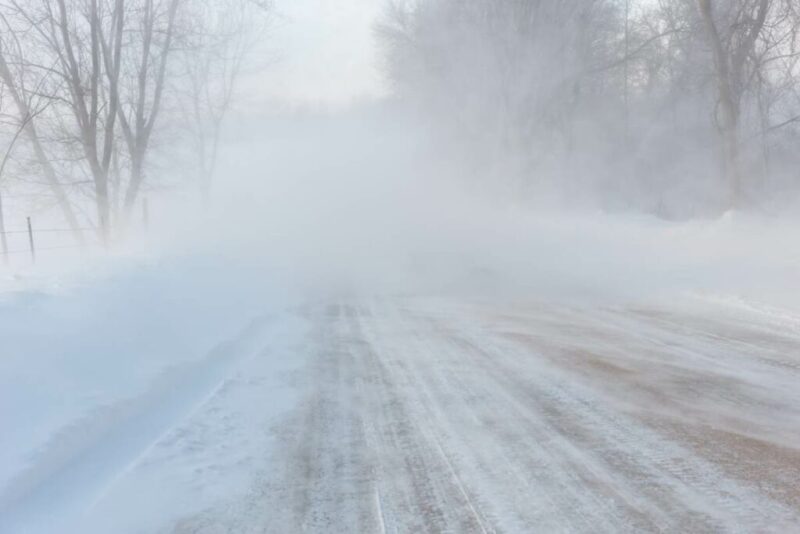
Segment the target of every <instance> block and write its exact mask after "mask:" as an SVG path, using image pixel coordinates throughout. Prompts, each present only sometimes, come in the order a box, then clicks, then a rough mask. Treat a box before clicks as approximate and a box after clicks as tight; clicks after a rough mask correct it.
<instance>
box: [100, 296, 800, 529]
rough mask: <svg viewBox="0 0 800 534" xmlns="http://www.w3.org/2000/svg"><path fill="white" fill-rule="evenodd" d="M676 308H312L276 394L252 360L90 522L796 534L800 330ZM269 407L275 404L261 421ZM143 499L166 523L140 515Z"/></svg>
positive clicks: (708, 307) (716, 306) (118, 486)
mask: <svg viewBox="0 0 800 534" xmlns="http://www.w3.org/2000/svg"><path fill="white" fill-rule="evenodd" d="M675 308H676V307H671V306H668V305H666V306H653V307H641V308H638V307H630V306H625V307H622V306H620V307H613V306H585V307H584V306H565V305H561V306H558V305H551V304H547V305H544V304H540V305H535V304H524V305H523V304H516V305H509V304H503V305H500V304H497V303H495V304H492V303H486V302H471V303H467V302H463V301H455V300H445V299H411V298H409V299H387V300H368V301H344V302H339V303H332V304H327V305H318V306H316V305H313V306H306V307H304V308H302V309H300V310H297V311H296V313H295V316H296V317H297V318H296V319H295V320H296V321H301V322H303V324H304V325H305V326H304V328H302V329H301V328H295V329H294V330H293V331H295V332H301V333H300V334H298V339H297V340H296V341H295V342H294V345H292V346H293V347H294V350H296V351H297V354H298V359H296V360H294V363H293V367H292V366H290V367H288V368H287V369H286V370H285V372H282V374H281V375H280V376H279V380H278V382H279V383H280V384H278V385H276V379H275V378H274V377H273V378H271V379H269V380H267V379H266V378H264V377H261V376H260V375H259V371H258V369H259V365H260V364H259V363H258V362H259V357H256V358H254V359H251V360H248V362H249V363H246V364H243V365H244V366H245V367H241V368H240V369H239V370H238V371H237V372H238V373H239V374H238V375H236V373H234V374H233V375H232V376H233V377H234V378H230V379H229V380H228V381H227V382H226V385H224V386H223V387H219V388H217V389H216V390H215V391H214V392H213V394H212V395H210V397H209V398H207V399H205V400H203V403H204V404H203V406H202V407H200V408H198V409H196V410H194V412H193V413H192V414H191V415H189V416H187V418H186V419H185V420H184V421H183V422H182V423H180V424H179V425H177V426H176V427H175V428H174V429H173V430H172V431H170V432H169V433H168V434H167V436H166V437H165V438H163V439H162V440H161V442H160V443H158V444H156V445H154V446H152V447H151V448H150V450H149V451H148V452H147V453H145V454H143V458H140V459H139V460H137V463H136V465H135V466H134V467H131V468H129V469H128V470H127V471H126V474H124V475H120V476H119V477H118V480H117V481H116V482H115V484H114V487H113V488H111V489H109V490H108V491H107V492H106V493H105V495H104V496H103V497H102V498H100V500H99V502H97V503H95V504H94V505H93V506H92V508H91V510H90V513H89V517H90V520H89V521H88V523H89V524H90V525H91V524H94V526H95V528H97V529H100V530H103V529H104V530H105V531H106V532H111V531H132V532H139V531H141V532H186V533H188V532H203V533H205V532H208V533H217V532H236V533H250V532H252V533H255V532H275V533H288V532H319V533H328V532H342V533H345V532H347V533H349V532H366V533H371V532H376V533H380V532H459V533H461V532H664V531H667V532H781V533H785V532H800V323H798V322H797V320H796V319H795V318H793V317H791V316H784V315H780V314H778V313H772V312H762V311H758V310H752V309H748V308H745V307H743V306H737V305H735V304H731V303H720V302H716V303H713V302H701V301H698V302H697V303H696V304H695V305H694V306H681V307H680V310H681V311H680V312H676V311H675ZM301 338H302V339H301ZM287 346H288V345H287ZM301 353H302V354H301ZM267 355H268V353H263V354H262V356H261V358H267V357H268V356H267ZM248 365H249V366H251V368H249V369H248V368H247V367H246V366H248ZM267 368H269V369H273V368H274V366H271V367H270V366H266V367H264V369H267ZM237 376H238V378H237ZM281 392H282V393H281ZM275 395H279V396H283V397H282V398H284V403H285V404H286V409H285V411H283V412H281V414H280V415H279V416H277V415H276V416H275V417H273V418H272V419H268V418H265V417H264V416H263V413H266V412H269V411H270V409H271V408H270V407H271V406H272V405H273V404H274V400H273V399H274V397H275ZM286 399H290V401H291V402H289V401H287V400H286ZM187 465H188V466H189V467H188V468H187V467H186V466H187ZM181 466H182V467H181ZM182 469H183V470H182ZM232 473H236V474H235V475H233V474H232ZM176 495H178V496H180V497H175V496H176ZM181 498H182V499H183V502H182V504H180V505H175V504H174V503H175V502H176V499H178V500H180V499H181ZM155 502H160V503H162V504H163V503H167V504H166V505H165V508H167V507H168V508H169V509H170V510H171V511H172V513H173V516H172V517H170V515H169V514H166V515H163V514H162V515H161V516H158V515H156V516H152V514H151V517H149V519H148V513H149V512H148V508H149V507H152V506H153V504H152V503H155ZM192 505H194V506H195V508H196V509H192ZM176 510H182V511H181V512H180V513H176ZM126 514H127V516H128V519H127V520H126V521H123V519H122V518H123V517H124V516H125V515H126ZM137 521H141V522H139V523H137ZM147 521H150V522H149V523H148V522H147ZM97 525H104V526H100V527H98V526H97ZM109 529H111V530H109Z"/></svg>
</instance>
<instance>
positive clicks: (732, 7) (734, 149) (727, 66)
mask: <svg viewBox="0 0 800 534" xmlns="http://www.w3.org/2000/svg"><path fill="white" fill-rule="evenodd" d="M698 4H699V7H700V14H701V16H702V18H703V22H704V25H705V29H706V34H707V37H708V41H709V44H710V46H711V51H712V54H713V57H714V67H715V79H716V86H717V106H718V112H717V114H716V124H717V127H718V130H719V133H720V136H721V141H722V165H723V174H724V176H725V177H726V179H727V181H728V183H729V185H730V195H731V198H730V204H731V205H732V206H736V205H738V204H739V203H740V201H741V188H742V175H741V173H742V168H741V162H740V146H739V143H740V136H739V134H740V132H739V124H740V118H741V105H742V97H743V95H744V92H745V90H746V89H747V85H748V84H749V83H750V80H752V78H753V66H754V62H753V57H754V54H755V51H756V43H757V42H758V38H759V36H760V34H761V31H762V29H763V28H764V23H765V22H766V20H767V14H768V12H769V9H770V7H771V5H772V0H738V1H737V2H727V8H728V9H727V12H726V13H716V12H715V9H714V6H715V4H714V2H713V1H712V0H698Z"/></svg>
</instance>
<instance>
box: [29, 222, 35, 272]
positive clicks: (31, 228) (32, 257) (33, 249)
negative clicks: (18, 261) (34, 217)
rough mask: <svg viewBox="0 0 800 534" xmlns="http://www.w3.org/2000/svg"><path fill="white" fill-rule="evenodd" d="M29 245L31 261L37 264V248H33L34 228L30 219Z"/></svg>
mask: <svg viewBox="0 0 800 534" xmlns="http://www.w3.org/2000/svg"><path fill="white" fill-rule="evenodd" d="M28 243H29V244H30V246H31V261H32V262H33V263H36V248H35V247H34V246H33V226H31V218H30V217H28Z"/></svg>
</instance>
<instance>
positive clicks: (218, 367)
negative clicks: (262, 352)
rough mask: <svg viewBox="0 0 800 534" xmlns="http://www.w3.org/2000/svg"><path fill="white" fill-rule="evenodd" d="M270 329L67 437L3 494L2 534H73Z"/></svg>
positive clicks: (177, 372)
mask: <svg viewBox="0 0 800 534" xmlns="http://www.w3.org/2000/svg"><path fill="white" fill-rule="evenodd" d="M269 325H270V318H269V317H264V318H260V319H258V320H255V321H253V322H252V324H250V325H249V326H248V327H247V328H246V329H244V330H243V331H242V332H241V333H240V334H239V335H238V336H237V337H236V338H235V339H231V340H228V341H226V342H224V343H221V344H220V345H219V346H217V347H216V348H215V349H214V350H213V351H211V352H210V353H209V354H208V355H207V356H206V357H205V358H203V359H201V360H200V361H197V362H190V363H186V364H182V365H180V366H177V367H175V368H172V369H168V370H167V371H166V372H164V373H163V374H162V376H161V377H160V378H159V379H158V380H156V381H155V383H153V384H152V386H151V387H150V388H149V390H148V391H147V392H146V393H145V394H143V395H141V396H140V397H137V398H133V399H128V400H125V401H121V402H119V403H118V404H115V405H112V406H107V407H105V408H103V409H102V410H100V412H99V413H95V414H92V415H91V416H90V417H87V419H86V420H84V421H81V422H79V423H77V424H75V425H74V426H73V427H70V428H68V429H66V430H64V431H62V433H61V434H59V435H57V436H56V437H55V438H54V439H53V440H52V442H51V444H50V445H49V447H47V448H46V449H45V450H44V451H43V452H42V453H40V454H39V455H38V456H37V457H36V458H35V463H34V464H33V466H32V467H31V468H30V469H28V470H27V471H25V472H23V473H22V475H21V476H19V477H17V479H15V480H14V481H13V482H12V483H11V484H10V486H9V488H8V490H7V491H6V492H5V493H3V494H0V532H63V531H69V530H72V528H73V527H71V525H72V523H73V522H74V521H76V520H78V519H79V518H80V517H81V516H83V515H84V514H85V513H86V511H87V510H88V509H90V508H91V506H92V504H93V502H94V501H96V500H97V499H99V498H101V497H102V495H103V492H104V491H105V490H106V489H107V488H108V487H110V486H111V485H112V484H113V483H114V481H115V480H116V479H118V478H120V477H122V476H124V475H125V473H126V472H127V471H128V470H129V469H131V468H132V467H133V466H134V465H135V464H136V462H137V460H138V459H139V458H141V457H142V456H143V455H145V454H146V453H147V451H148V449H149V448H150V447H151V446H152V445H153V444H154V443H157V442H158V441H159V439H160V438H161V437H162V436H163V435H164V434H165V433H167V432H168V431H169V429H170V428H172V427H173V426H175V425H176V424H178V423H179V422H180V421H181V420H182V419H184V418H185V417H187V416H188V415H189V414H191V413H192V411H193V410H195V409H197V407H198V406H201V405H203V404H204V403H205V402H206V400H207V399H208V398H209V397H210V396H213V395H214V393H215V391H216V390H217V389H218V388H219V387H220V386H221V385H222V384H223V383H224V382H225V380H226V378H227V377H228V376H229V375H230V374H231V373H232V372H233V370H234V369H235V368H236V366H237V364H238V363H240V362H241V361H242V360H243V359H245V358H247V357H248V356H252V355H253V353H254V352H255V351H256V349H258V348H261V347H262V345H261V343H263V338H262V336H263V335H264V332H265V331H266V330H268V326H269Z"/></svg>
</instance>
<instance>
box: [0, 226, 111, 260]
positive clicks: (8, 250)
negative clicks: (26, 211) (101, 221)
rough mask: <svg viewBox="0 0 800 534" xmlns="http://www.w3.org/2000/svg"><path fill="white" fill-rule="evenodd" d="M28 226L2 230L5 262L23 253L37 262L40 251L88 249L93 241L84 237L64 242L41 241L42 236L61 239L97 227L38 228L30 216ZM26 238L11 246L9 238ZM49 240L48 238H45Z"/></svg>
mask: <svg viewBox="0 0 800 534" xmlns="http://www.w3.org/2000/svg"><path fill="white" fill-rule="evenodd" d="M26 222H27V228H12V229H9V230H6V229H2V230H0V257H2V259H3V263H4V264H6V265H7V264H8V263H9V260H10V258H11V257H19V256H21V255H30V258H31V262H33V263H35V262H36V255H37V253H39V252H47V251H53V250H79V249H81V250H86V249H88V248H89V247H91V246H92V243H89V242H87V241H86V240H84V239H81V238H78V239H76V242H75V243H71V244H62V243H52V239H51V240H50V241H51V242H50V243H47V242H45V243H40V241H41V238H42V236H53V237H56V238H58V239H59V240H61V238H62V236H65V235H76V236H77V235H83V234H85V233H87V232H88V233H94V232H96V231H97V228H93V227H77V228H52V227H49V226H48V227H45V228H36V227H35V226H34V224H33V221H32V219H31V218H30V217H28V218H27V219H26ZM20 237H21V238H24V240H25V245H20V244H19V243H18V241H17V243H16V244H15V246H13V247H10V246H9V238H17V240H18V239H19V238H20ZM45 241H47V239H45Z"/></svg>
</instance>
